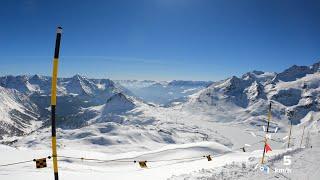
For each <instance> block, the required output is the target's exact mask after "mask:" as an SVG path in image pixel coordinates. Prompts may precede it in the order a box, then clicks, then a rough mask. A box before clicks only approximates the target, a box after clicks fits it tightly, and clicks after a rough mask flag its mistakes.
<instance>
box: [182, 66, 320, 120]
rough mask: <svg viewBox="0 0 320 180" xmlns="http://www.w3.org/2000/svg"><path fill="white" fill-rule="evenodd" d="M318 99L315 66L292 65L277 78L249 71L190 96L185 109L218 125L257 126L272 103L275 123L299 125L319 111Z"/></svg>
mask: <svg viewBox="0 0 320 180" xmlns="http://www.w3.org/2000/svg"><path fill="white" fill-rule="evenodd" d="M319 95H320V71H319V63H316V64H313V65H312V66H309V67H308V66H296V65H294V66H292V67H290V68H289V69H286V70H285V71H283V72H281V73H279V74H277V73H267V72H261V71H252V72H249V73H246V74H244V75H243V76H242V77H235V76H233V77H231V78H228V79H226V80H222V81H219V82H215V83H213V84H211V85H210V86H209V87H207V88H206V89H203V90H201V91H199V92H198V93H196V94H194V95H192V97H190V99H189V100H188V102H187V103H186V104H184V107H185V108H187V109H189V110H193V109H194V110H195V111H197V110H198V109H201V111H204V112H205V113H207V114H210V115H212V118H213V119H216V120H218V121H230V120H231V121H239V122H246V123H251V124H253V125H260V124H261V122H260V121H262V120H265V119H266V116H265V115H266V114H267V108H268V104H269V102H270V101H271V102H272V107H273V108H272V114H273V118H274V120H276V121H280V122H282V123H284V124H287V123H288V121H289V120H292V122H293V123H294V124H298V123H300V120H301V119H303V118H304V117H305V116H306V115H307V114H308V113H309V112H310V111H314V112H317V111H319V107H320V98H319V97H320V96H319ZM262 123H263V122H262Z"/></svg>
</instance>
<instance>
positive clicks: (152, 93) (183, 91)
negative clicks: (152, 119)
mask: <svg viewBox="0 0 320 180" xmlns="http://www.w3.org/2000/svg"><path fill="white" fill-rule="evenodd" d="M116 82H117V83H119V84H121V85H122V86H124V87H125V88H127V89H129V90H130V91H131V92H133V93H134V94H135V95H136V96H138V97H140V98H141V99H143V100H144V101H147V102H152V103H156V104H161V105H170V104H172V103H174V102H184V101H185V100H186V99H187V97H188V96H189V95H191V94H193V93H195V92H197V91H199V90H201V89H203V88H205V87H207V86H208V85H210V84H211V83H212V82H211V81H182V80H173V81H169V82H167V81H159V82H157V81H146V80H145V81H137V80H121V81H116Z"/></svg>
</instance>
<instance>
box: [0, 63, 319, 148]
mask: <svg viewBox="0 0 320 180" xmlns="http://www.w3.org/2000/svg"><path fill="white" fill-rule="evenodd" d="M319 65H320V63H315V64H313V65H311V66H292V67H290V68H288V69H286V70H285V71H283V72H281V73H268V72H262V71H252V72H248V73H246V74H244V75H243V76H241V77H235V76H233V77H230V78H228V79H225V80H221V81H218V82H207V81H171V82H156V81H134V80H121V81H112V80H109V79H89V78H86V77H83V76H81V75H75V76H73V77H71V78H60V79H58V106H57V116H58V117H57V119H58V126H59V127H60V128H62V129H65V130H70V131H71V132H72V133H71V134H70V132H69V131H68V132H69V133H67V134H68V136H72V137H73V138H75V139H76V137H78V136H79V137H80V136H81V137H82V138H83V137H87V136H86V135H79V134H78V132H77V133H75V132H73V131H72V130H76V129H79V128H87V129H88V128H89V129H90V128H91V130H92V128H93V129H94V128H96V127H98V128H101V125H99V124H103V123H109V122H110V123H111V124H110V123H109V124H107V125H105V126H107V127H109V126H110V128H111V129H110V130H106V131H103V132H110V131H112V132H113V133H115V134H118V133H117V132H115V130H116V129H119V130H121V132H123V133H124V134H122V135H121V137H120V135H117V137H118V138H120V139H122V141H121V142H122V143H123V142H125V141H127V140H126V138H133V139H131V140H132V141H130V142H131V143H134V142H135V141H137V139H136V138H137V137H139V138H142V139H143V137H140V136H137V135H136V134H137V133H138V134H139V133H142V134H144V136H145V138H147V137H148V138H147V139H148V142H149V141H150V142H153V141H154V140H155V139H157V140H156V141H157V142H165V143H173V142H176V141H179V138H178V137H179V136H180V135H179V133H177V132H178V131H179V132H180V133H183V136H186V137H189V138H190V140H191V139H193V138H194V135H192V136H191V135H186V134H188V133H189V134H194V133H195V132H194V130H193V129H194V128H196V127H198V125H197V124H199V123H201V122H204V121H219V122H235V123H242V124H247V125H250V126H252V127H260V126H262V125H265V120H266V114H267V107H268V104H269V102H270V101H271V102H272V106H273V109H272V115H273V120H274V121H276V122H279V123H280V124H281V123H282V124H288V122H289V121H290V120H292V121H293V123H294V124H299V123H300V122H301V121H302V120H304V119H305V118H306V117H309V118H310V117H311V118H312V113H313V112H319V103H320V93H319V91H320V70H319ZM50 89H51V78H50V77H46V76H39V75H34V76H24V75H22V76H3V77H0V100H1V101H0V113H1V114H0V118H1V119H0V125H1V126H0V139H1V138H6V137H10V136H22V135H26V134H30V133H32V132H33V131H37V130H39V129H45V128H46V127H49V122H50V121H49V120H50V91H51V90H50ZM150 102H152V103H150ZM163 105H165V106H163ZM168 113H169V114H168ZM170 113H171V114H173V115H172V117H168V116H169V115H170ZM310 113H311V114H310ZM167 114H168V115H167ZM191 115H192V116H195V117H196V119H195V120H192V121H190V124H185V125H184V126H183V128H182V129H179V128H181V127H176V125H174V123H173V122H174V121H177V119H181V118H184V119H186V117H188V118H189V117H190V118H191ZM184 116H186V117H184ZM174 119H175V120H174ZM165 122H166V123H165ZM170 124H171V125H170ZM272 125H274V126H275V125H276V124H272ZM278 125H279V124H278ZM145 126H148V128H147V129H146V128H145ZM189 126H190V127H189ZM163 127H165V129H166V130H164V129H163ZM191 127H192V128H191ZM280 127H281V125H280ZM128 128H129V129H130V128H131V129H130V130H131V132H132V133H134V134H135V135H134V137H131V135H130V134H125V132H126V130H125V129H128ZM172 128H173V129H172ZM174 129H175V130H174ZM188 129H190V130H188ZM91 130H90V133H92V132H91ZM94 131H95V130H94ZM103 132H101V133H102V134H103ZM196 133H198V134H200V135H201V136H202V135H203V136H206V138H208V137H209V138H210V136H209V135H210V134H212V133H214V132H211V131H210V132H209V131H205V130H197V131H196ZM93 134H96V133H93ZM147 134H148V135H147ZM99 136H100V135H99ZM99 136H98V135H95V136H94V138H98V137H99ZM125 137H126V138H125ZM174 137H175V138H174ZM213 137H215V138H222V140H221V139H220V140H221V141H224V142H225V143H226V144H228V143H229V142H228V141H227V140H225V139H223V137H218V136H212V138H213ZM88 138H89V139H92V138H93V137H92V136H91V135H88ZM104 138H107V137H104ZM202 138H203V137H202ZM98 139H99V138H98ZM142 139H140V140H142ZM87 140H88V139H87ZM88 141H89V140H88ZM104 141H105V142H106V140H104ZM90 142H96V140H92V141H91V140H90ZM99 143H101V142H100V141H98V144H99ZM113 143H119V142H116V141H115V142H113ZM102 144H104V143H102ZM120 144H121V143H120Z"/></svg>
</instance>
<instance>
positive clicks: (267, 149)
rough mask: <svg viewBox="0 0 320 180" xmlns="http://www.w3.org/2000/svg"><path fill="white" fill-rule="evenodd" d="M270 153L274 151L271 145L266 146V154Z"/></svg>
mask: <svg viewBox="0 0 320 180" xmlns="http://www.w3.org/2000/svg"><path fill="white" fill-rule="evenodd" d="M268 151H272V149H271V147H270V146H269V144H266V153H268Z"/></svg>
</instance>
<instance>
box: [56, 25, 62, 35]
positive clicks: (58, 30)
mask: <svg viewBox="0 0 320 180" xmlns="http://www.w3.org/2000/svg"><path fill="white" fill-rule="evenodd" d="M57 33H60V34H61V33H62V27H60V26H59V27H57Z"/></svg>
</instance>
